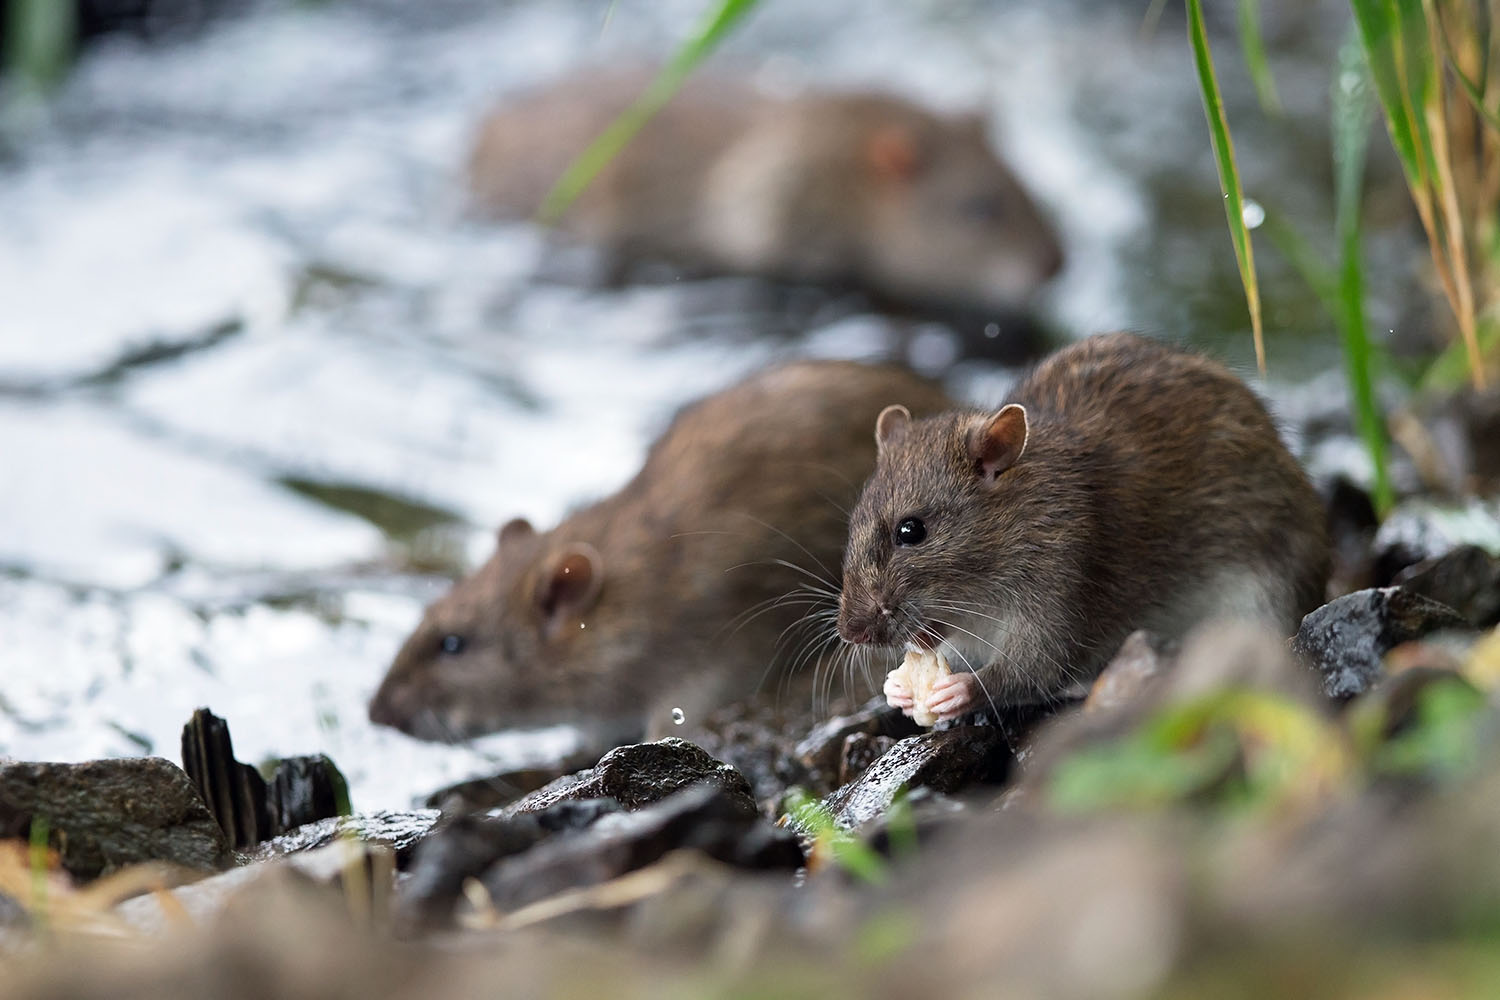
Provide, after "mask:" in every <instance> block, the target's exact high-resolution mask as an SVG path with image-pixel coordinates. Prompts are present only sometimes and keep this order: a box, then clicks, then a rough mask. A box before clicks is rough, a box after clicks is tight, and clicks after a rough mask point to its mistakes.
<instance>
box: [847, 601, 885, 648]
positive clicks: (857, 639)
mask: <svg viewBox="0 0 1500 1000" xmlns="http://www.w3.org/2000/svg"><path fill="white" fill-rule="evenodd" d="M891 625H892V620H891V609H890V608H888V607H886V606H885V605H883V604H882V605H879V606H867V608H866V610H865V611H864V613H863V614H859V615H856V614H854V613H852V612H850V611H849V610H848V608H847V607H845V608H844V610H843V611H842V612H841V613H840V614H839V636H840V637H841V638H842V639H843V640H844V641H845V642H848V643H853V644H854V645H860V646H863V645H870V644H874V645H890V641H891Z"/></svg>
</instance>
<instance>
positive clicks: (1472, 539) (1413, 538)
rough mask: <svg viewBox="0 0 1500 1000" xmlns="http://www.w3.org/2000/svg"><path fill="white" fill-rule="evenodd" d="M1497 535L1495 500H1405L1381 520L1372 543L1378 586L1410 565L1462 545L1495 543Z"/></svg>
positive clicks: (1499, 511) (1499, 529) (1499, 524)
mask: <svg viewBox="0 0 1500 1000" xmlns="http://www.w3.org/2000/svg"><path fill="white" fill-rule="evenodd" d="M1497 537H1500V509H1497V507H1496V505H1495V504H1494V503H1493V502H1489V501H1484V500H1472V499H1471V500H1468V501H1465V502H1462V503H1452V504H1442V505H1440V504H1434V503H1432V502H1430V501H1427V500H1413V501H1409V502H1406V503H1403V504H1401V505H1400V506H1399V507H1397V508H1396V509H1395V510H1393V511H1391V513H1390V514H1389V515H1388V516H1387V517H1386V519H1385V521H1384V522H1382V523H1381V525H1380V530H1379V531H1378V532H1376V533H1375V539H1374V541H1373V542H1372V543H1371V554H1372V558H1373V560H1374V572H1373V578H1374V582H1375V585H1376V586H1379V587H1384V586H1388V585H1390V584H1392V583H1394V582H1396V577H1397V576H1398V575H1400V573H1401V571H1402V570H1405V569H1406V568H1407V567H1410V566H1415V565H1417V564H1418V563H1421V562H1425V561H1427V560H1429V559H1438V558H1440V557H1442V556H1444V555H1447V554H1448V553H1449V552H1451V551H1453V550H1454V549H1456V548H1458V547H1459V546H1461V545H1468V544H1486V543H1488V544H1493V540H1494V539H1495V538H1497Z"/></svg>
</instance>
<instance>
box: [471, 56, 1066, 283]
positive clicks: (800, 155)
mask: <svg viewBox="0 0 1500 1000" xmlns="http://www.w3.org/2000/svg"><path fill="white" fill-rule="evenodd" d="M649 79H650V78H649V76H647V75H645V74H641V73H628V72H614V73H589V74H584V75H580V76H575V77H571V78H568V79H565V80H563V81H562V82H560V83H558V84H555V85H553V86H551V87H547V88H543V89H541V90H539V91H537V92H534V93H532V94H530V95H526V96H523V97H521V98H519V99H516V100H513V101H510V102H507V103H506V104H504V105H502V106H501V107H500V108H499V109H497V110H496V111H494V112H493V113H492V114H491V115H490V116H489V117H488V118H487V119H486V120H485V122H484V124H483V126H482V128H481V130H480V133H479V137H478V140H477V142H476V144H475V147H474V151H473V154H472V157H471V159H470V164H469V168H470V169H469V175H470V186H471V188H472V190H473V193H474V196H475V199H476V201H477V202H478V203H479V205H480V207H481V208H483V209H484V210H486V211H488V212H489V213H491V214H493V215H496V216H499V217H503V218H530V217H532V216H534V215H535V214H536V212H537V210H538V209H539V208H540V207H541V203H542V199H543V197H544V196H545V195H546V193H547V191H548V190H549V189H550V188H551V186H552V184H553V183H554V182H555V181H556V180H557V179H558V177H560V176H561V175H562V173H563V171H564V169H565V168H566V167H567V166H568V164H569V163H570V162H571V160H572V159H573V157H574V156H576V155H577V154H578V153H579V152H580V151H581V150H583V149H584V148H585V147H586V146H587V145H588V144H589V142H591V141H592V140H593V139H594V138H595V137H596V136H597V135H598V134H599V133H600V132H601V131H602V130H603V129H604V127H605V126H606V125H607V124H608V123H609V122H610V121H611V120H612V119H613V118H614V116H615V115H617V114H618V113H619V112H621V111H623V110H624V109H625V107H626V106H627V105H628V104H629V102H630V101H631V100H632V99H633V98H634V97H635V95H637V94H639V93H640V92H641V90H642V89H643V88H644V86H645V85H646V83H647V81H648V80H649ZM561 222H562V226H563V228H564V229H566V230H567V231H569V232H571V233H572V234H574V235H576V236H578V237H581V238H582V239H584V240H586V241H588V242H591V243H594V244H597V245H599V246H601V247H604V248H606V249H608V250H610V251H613V252H615V253H616V254H618V255H620V256H622V257H626V258H649V259H661V260H666V261H668V262H672V263H676V264H679V265H684V266H687V267H691V268H698V269H707V270H714V271H723V272H729V273H749V274H759V275H765V276H771V277H778V278H787V279H792V280H800V281H813V282H828V283H837V284H848V285H854V286H858V287H863V288H866V289H869V290H871V291H873V292H875V293H877V294H879V295H881V296H883V297H886V298H888V299H891V300H896V301H909V302H913V303H922V304H943V305H953V306H994V307H1002V306H1015V305H1018V304H1021V303H1022V302H1024V300H1025V299H1026V298H1027V297H1028V296H1029V295H1030V294H1031V293H1032V292H1034V291H1035V290H1036V289H1037V288H1038V287H1039V286H1040V285H1041V284H1042V283H1043V282H1045V281H1046V280H1047V279H1048V278H1050V277H1051V276H1052V275H1053V274H1054V273H1055V272H1056V271H1057V270H1058V268H1059V267H1060V266H1061V261H1062V253H1061V250H1060V249H1059V247H1058V242H1057V237H1056V235H1055V234H1054V232H1053V230H1052V228H1051V227H1050V226H1049V225H1048V223H1047V222H1046V220H1045V219H1044V218H1043V216H1042V214H1041V213H1040V211H1038V209H1037V207H1036V205H1035V204H1034V203H1033V201H1032V199H1031V197H1030V196H1029V195H1028V194H1027V192H1026V191H1025V189H1024V188H1023V187H1022V186H1021V184H1020V182H1019V181H1017V179H1016V178H1015V176H1014V174H1012V173H1011V172H1010V170H1009V169H1007V168H1006V166H1005V165H1004V164H1002V163H1001V162H1000V161H999V160H998V159H997V158H996V156H995V154H994V152H993V151H992V150H991V147H990V145H989V142H988V140H987V138H986V136H985V130H984V126H983V124H982V123H981V122H980V121H979V120H978V119H977V118H969V117H942V116H939V115H936V114H934V113H932V112H930V111H927V110H925V109H923V108H920V107H918V106H916V105H914V104H912V103H910V102H908V101H905V100H902V99H900V98H897V97H893V96H889V95H883V94H869V93H824V94H810V95H806V96H801V97H796V98H791V99H787V100H776V99H772V98H768V97H765V96H762V95H760V94H758V93H757V92H756V91H755V90H754V89H753V88H752V87H750V86H749V85H748V84H746V83H744V82H740V81H735V80H731V79H727V78H724V77H712V76H710V77H704V78H701V79H700V78H695V79H694V80H692V81H690V82H689V83H688V84H687V85H686V86H685V87H684V88H683V90H682V91H681V92H680V93H679V94H678V95H677V96H676V97H674V98H673V100H672V101H671V102H670V103H669V104H668V105H667V106H666V107H665V108H664V109H663V110H662V111H661V112H660V113H659V114H658V115H657V116H656V117H655V118H653V119H652V120H651V121H650V122H648V123H647V124H646V126H645V127H644V128H643V129H642V130H641V132H640V133H639V134H638V135H637V136H636V137H635V138H634V139H633V140H632V141H631V142H630V144H629V145H627V146H626V147H625V149H623V150H622V151H621V152H620V153H619V155H617V156H616V157H615V158H614V159H613V160H612V161H611V162H610V163H609V164H608V165H607V166H605V168H604V169H603V170H602V171H601V172H600V173H599V174H598V176H597V177H596V178H595V179H594V180H593V182H592V183H591V184H590V186H589V187H588V188H587V189H586V190H585V191H584V192H583V193H582V195H581V196H580V197H579V198H578V200H577V201H576V202H575V203H574V204H573V206H572V207H571V208H570V209H569V211H568V212H567V213H566V214H565V215H564V217H563V219H562V220H561Z"/></svg>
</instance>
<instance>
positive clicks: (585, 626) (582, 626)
mask: <svg viewBox="0 0 1500 1000" xmlns="http://www.w3.org/2000/svg"><path fill="white" fill-rule="evenodd" d="M578 627H579V628H588V626H587V625H585V624H584V623H583V622H579V623H578Z"/></svg>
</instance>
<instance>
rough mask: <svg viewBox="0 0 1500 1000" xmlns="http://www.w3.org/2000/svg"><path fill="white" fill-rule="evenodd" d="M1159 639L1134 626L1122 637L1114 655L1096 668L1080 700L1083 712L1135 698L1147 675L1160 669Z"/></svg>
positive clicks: (1099, 709) (1120, 703)
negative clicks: (1094, 675)
mask: <svg viewBox="0 0 1500 1000" xmlns="http://www.w3.org/2000/svg"><path fill="white" fill-rule="evenodd" d="M1160 646H1161V642H1160V640H1159V639H1157V637H1156V636H1154V635H1152V634H1151V633H1149V632H1146V631H1143V630H1137V631H1135V632H1132V633H1130V635H1128V636H1126V637H1125V641H1124V642H1123V643H1121V644H1120V649H1119V652H1117V653H1115V655H1114V659H1112V660H1110V661H1109V665H1108V666H1106V667H1105V668H1104V670H1103V671H1102V672H1100V674H1099V676H1098V677H1097V678H1096V679H1095V680H1094V685H1093V687H1092V688H1090V689H1089V696H1088V698H1087V699H1086V700H1085V701H1084V703H1083V710H1084V711H1085V712H1098V711H1102V710H1105V709H1110V708H1114V707H1115V706H1117V705H1123V704H1125V703H1126V702H1130V701H1134V700H1135V699H1136V698H1139V697H1140V696H1141V694H1142V692H1143V691H1144V690H1145V689H1146V687H1147V685H1148V684H1149V683H1150V682H1151V679H1152V678H1154V677H1156V676H1157V675H1158V674H1160V673H1161V672H1162V670H1163V659H1164V658H1163V655H1162V653H1161V652H1160V650H1159V647H1160Z"/></svg>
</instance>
